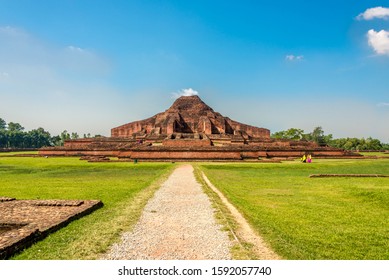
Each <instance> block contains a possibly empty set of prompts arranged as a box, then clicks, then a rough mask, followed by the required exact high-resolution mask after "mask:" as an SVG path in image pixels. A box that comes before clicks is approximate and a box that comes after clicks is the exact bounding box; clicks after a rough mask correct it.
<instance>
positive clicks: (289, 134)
mask: <svg viewBox="0 0 389 280" xmlns="http://www.w3.org/2000/svg"><path fill="white" fill-rule="evenodd" d="M303 135H304V130H302V129H299V128H289V129H288V130H284V131H279V132H275V133H273V134H272V135H271V137H272V138H276V139H288V140H300V139H303Z"/></svg>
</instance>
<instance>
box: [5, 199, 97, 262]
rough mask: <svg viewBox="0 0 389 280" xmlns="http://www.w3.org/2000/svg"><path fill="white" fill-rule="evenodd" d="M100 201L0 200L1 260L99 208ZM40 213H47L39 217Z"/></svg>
mask: <svg viewBox="0 0 389 280" xmlns="http://www.w3.org/2000/svg"><path fill="white" fill-rule="evenodd" d="M102 206H103V203H102V202H101V201H99V200H15V199H13V198H5V197H1V198H0V213H1V215H0V228H8V229H7V230H4V231H2V232H1V231H0V259H8V258H10V257H11V256H13V255H15V254H16V253H18V252H20V251H21V250H23V249H25V248H27V247H29V246H31V245H32V244H34V243H35V242H37V241H39V240H42V239H44V238H45V237H46V236H48V235H49V234H50V233H52V232H54V231H56V230H58V229H60V228H62V227H64V226H66V225H68V224H69V223H70V222H72V221H74V220H76V219H79V218H81V217H83V216H85V215H87V214H90V213H91V212H93V211H95V210H97V209H99V208H101V207H102ZM42 212H43V213H47V215H45V216H44V217H42Z"/></svg>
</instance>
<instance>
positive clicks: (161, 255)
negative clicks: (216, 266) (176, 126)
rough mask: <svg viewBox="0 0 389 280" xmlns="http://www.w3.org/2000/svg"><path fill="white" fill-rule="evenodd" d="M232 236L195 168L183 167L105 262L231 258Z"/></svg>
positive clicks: (172, 177) (155, 196)
mask: <svg viewBox="0 0 389 280" xmlns="http://www.w3.org/2000/svg"><path fill="white" fill-rule="evenodd" d="M230 247H231V242H230V241H229V238H228V234H227V232H225V231H221V226H220V225H218V224H217V223H216V222H215V218H214V215H213V209H212V206H211V203H210V201H209V199H208V197H207V196H206V195H205V194H204V192H203V190H202V188H201V185H200V184H199V183H198V182H196V180H195V177H194V174H193V167H192V166H191V165H183V166H179V167H178V168H177V169H176V170H174V172H173V173H172V174H171V175H170V177H169V178H168V179H167V180H166V181H165V183H164V184H163V185H162V186H161V188H160V189H159V190H158V191H157V192H156V193H155V195H154V197H153V198H152V199H151V200H150V201H149V202H148V204H147V205H146V207H145V209H144V211H143V213H142V216H141V218H140V220H139V221H138V223H137V224H136V226H135V228H134V230H133V231H132V232H127V233H124V234H123V235H122V240H121V242H120V243H117V244H114V245H113V246H112V247H111V250H110V251H109V252H108V254H107V255H106V256H104V257H103V258H104V259H128V260H197V259H202V260H205V259H215V260H223V259H230V258H231V256H230V253H229V249H230Z"/></svg>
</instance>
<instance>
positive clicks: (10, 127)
mask: <svg viewBox="0 0 389 280" xmlns="http://www.w3.org/2000/svg"><path fill="white" fill-rule="evenodd" d="M23 130H24V127H23V126H21V125H20V124H19V123H14V122H10V123H8V131H23Z"/></svg>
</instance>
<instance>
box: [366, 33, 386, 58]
mask: <svg viewBox="0 0 389 280" xmlns="http://www.w3.org/2000/svg"><path fill="white" fill-rule="evenodd" d="M367 39H368V43H369V46H370V47H372V48H373V50H374V51H375V52H376V53H377V54H381V55H385V54H386V55H389V32H388V31H385V30H381V31H379V32H377V31H375V30H373V29H370V30H369V31H368V32H367Z"/></svg>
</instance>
